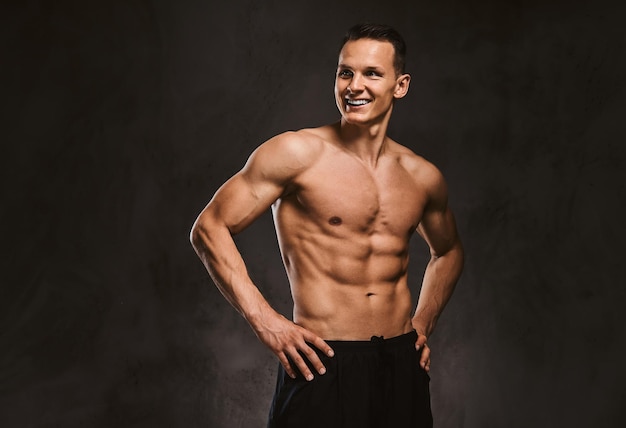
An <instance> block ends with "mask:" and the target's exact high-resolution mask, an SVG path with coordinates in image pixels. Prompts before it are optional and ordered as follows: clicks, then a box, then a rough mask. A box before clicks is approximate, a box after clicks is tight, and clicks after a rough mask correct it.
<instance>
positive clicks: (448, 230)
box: [417, 207, 458, 256]
mask: <svg viewBox="0 0 626 428" xmlns="http://www.w3.org/2000/svg"><path fill="white" fill-rule="evenodd" d="M417 231H418V233H419V234H420V235H421V236H422V237H423V238H424V240H425V241H426V243H428V246H429V247H430V250H431V253H432V254H433V255H434V256H441V255H443V254H445V253H446V252H448V251H449V250H450V249H452V248H453V247H454V245H455V244H456V243H457V242H458V235H457V231H456V223H455V221H454V216H453V215H452V211H450V209H449V208H447V207H446V208H445V209H444V210H443V211H432V212H426V213H424V216H423V218H422V221H421V222H420V224H419V225H418V227H417Z"/></svg>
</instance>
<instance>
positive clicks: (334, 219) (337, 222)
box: [328, 216, 343, 226]
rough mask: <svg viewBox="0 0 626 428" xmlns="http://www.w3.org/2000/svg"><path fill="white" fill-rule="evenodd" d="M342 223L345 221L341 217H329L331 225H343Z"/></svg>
mask: <svg viewBox="0 0 626 428" xmlns="http://www.w3.org/2000/svg"><path fill="white" fill-rule="evenodd" d="M341 223H343V220H342V219H341V217H337V216H332V217H331V218H329V219H328V224H330V225H331V226H339V225H341Z"/></svg>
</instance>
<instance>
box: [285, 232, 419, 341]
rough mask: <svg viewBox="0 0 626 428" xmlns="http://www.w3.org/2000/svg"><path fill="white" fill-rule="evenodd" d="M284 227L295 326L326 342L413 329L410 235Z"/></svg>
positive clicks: (387, 334) (286, 260)
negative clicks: (409, 257) (344, 234)
mask: <svg viewBox="0 0 626 428" xmlns="http://www.w3.org/2000/svg"><path fill="white" fill-rule="evenodd" d="M284 229H285V228H284V227H283V228H281V227H279V224H278V223H277V231H278V232H279V233H278V237H279V242H280V246H281V252H282V254H283V259H284V262H285V266H286V269H287V275H288V277H289V282H290V285H291V292H292V295H293V300H294V315H293V316H294V322H295V323H296V324H298V325H301V326H302V327H304V328H306V329H308V330H311V331H312V332H314V333H315V334H317V335H318V336H320V337H322V338H323V339H326V340H369V339H370V338H371V337H372V336H384V337H387V338H390V337H395V336H399V335H401V334H404V333H407V332H409V331H411V329H412V327H411V321H410V316H411V309H412V301H411V293H410V291H409V289H408V287H407V264H408V253H407V245H408V242H407V241H408V239H407V238H406V237H403V238H400V237H396V236H390V235H381V234H372V235H369V234H368V235H364V234H358V233H348V236H341V235H342V234H339V236H333V235H332V234H328V233H310V232H311V231H310V230H309V231H306V230H302V229H299V230H298V231H297V232H293V231H292V232H291V233H286V232H287V231H285V230H284ZM305 229H306V228H305Z"/></svg>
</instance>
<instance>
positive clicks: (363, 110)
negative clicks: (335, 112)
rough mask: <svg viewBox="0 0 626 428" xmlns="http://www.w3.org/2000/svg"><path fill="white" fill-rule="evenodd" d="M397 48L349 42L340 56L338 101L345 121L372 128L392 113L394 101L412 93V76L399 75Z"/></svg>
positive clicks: (373, 42)
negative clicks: (396, 67) (409, 87)
mask: <svg viewBox="0 0 626 428" xmlns="http://www.w3.org/2000/svg"><path fill="white" fill-rule="evenodd" d="M394 54H395V52H394V48H393V45H392V44H391V43H389V42H386V41H378V40H372V39H359V40H352V41H349V42H347V43H346V44H345V45H344V46H343V48H342V49H341V52H340V53H339V63H338V65H337V75H336V76H335V101H336V103H337V108H338V109H339V112H340V113H341V116H342V117H343V119H344V120H345V121H346V122H348V123H352V124H361V125H369V124H375V123H377V122H379V121H381V120H382V119H383V118H385V117H388V115H389V114H391V109H392V106H393V100H394V99H395V98H402V97H403V96H404V95H405V94H406V91H407V90H408V84H409V79H410V77H409V75H408V74H403V75H397V74H396V70H395V68H394V66H393V60H394Z"/></svg>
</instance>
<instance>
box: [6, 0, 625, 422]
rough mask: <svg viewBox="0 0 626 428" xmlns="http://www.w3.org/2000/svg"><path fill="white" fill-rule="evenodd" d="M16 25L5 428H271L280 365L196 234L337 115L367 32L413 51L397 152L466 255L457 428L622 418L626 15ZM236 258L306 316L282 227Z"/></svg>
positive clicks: (263, 9) (455, 312) (246, 0)
mask: <svg viewBox="0 0 626 428" xmlns="http://www.w3.org/2000/svg"><path fill="white" fill-rule="evenodd" d="M16 3H17V2H16ZM589 3H591V2H589ZM616 4H617V3H616ZM2 9H3V10H2V12H1V13H0V16H1V17H2V18H1V19H2V25H1V26H0V34H1V37H0V40H1V41H0V46H1V49H2V50H1V52H2V66H1V67H0V77H1V78H2V79H1V81H2V89H0V91H1V94H2V95H1V97H0V99H1V100H2V114H1V116H0V125H1V129H2V143H1V149H0V150H1V151H0V174H1V180H0V188H1V189H2V194H1V201H0V234H1V236H2V243H3V249H2V257H1V258H0V272H1V273H0V281H1V289H0V293H1V295H0V350H1V351H0V425H1V426H3V427H11V428H13V427H226V428H234V427H246V428H247V427H257V426H259V427H260V426H262V425H263V423H264V420H265V417H266V412H267V408H268V405H269V402H270V399H271V394H272V390H273V383H274V373H275V370H276V362H275V360H274V359H273V356H272V355H271V354H270V353H269V351H267V350H265V349H264V348H263V346H262V345H261V344H260V343H259V342H258V341H257V340H256V338H255V336H254V334H253V333H252V332H251V331H250V330H249V328H248V327H247V325H246V324H245V322H244V321H243V320H242V319H241V318H240V317H239V316H238V315H237V314H236V313H235V311H234V310H233V309H232V308H231V307H230V306H229V305H228V304H227V303H226V301H225V300H224V299H223V298H222V297H221V295H220V294H219V292H218V291H217V290H216V288H215V287H214V286H213V285H212V284H211V282H210V280H209V278H208V276H207V274H206V273H205V271H204V269H203V267H202V266H201V264H200V263H199V261H198V260H197V259H196V256H195V254H194V253H193V251H192V249H191V247H190V245H189V244H188V240H187V236H188V231H189V228H190V226H191V224H192V222H193V220H194V219H195V216H196V215H197V214H198V212H199V211H200V210H201V209H202V207H203V206H204V204H205V203H206V202H207V201H208V199H209V198H210V197H211V195H212V194H213V192H214V191H215V190H216V189H217V187H218V186H219V185H220V184H221V183H222V182H223V181H224V180H225V179H227V178H228V177H229V176H230V175H231V174H233V173H234V172H235V171H237V170H238V169H239V168H240V167H241V166H242V165H243V163H244V162H245V160H246V158H247V156H248V154H249V153H250V152H251V151H252V150H253V148H254V147H256V146H257V145H258V144H260V143H261V142H263V141H264V140H265V139H267V138H269V137H271V136H272V135H274V134H276V133H279V132H281V131H284V130H287V129H297V128H301V127H309V126H317V125H321V124H324V123H327V122H330V121H334V120H336V119H337V118H338V114H337V112H336V110H335V107H334V101H333V98H332V84H333V73H334V66H335V61H336V53H337V43H338V40H339V39H340V38H341V36H342V34H343V31H344V30H345V28H347V27H348V26H350V25H352V24H353V23H355V22H358V21H363V20H373V21H382V22H386V23H390V24H392V25H394V26H396V27H397V28H398V29H399V30H400V31H401V32H402V33H403V34H404V35H405V36H406V39H407V41H408V44H409V60H408V62H409V64H408V66H409V70H410V72H411V73H412V75H413V82H412V85H411V91H410V94H409V96H408V98H406V99H404V100H402V102H400V103H399V104H398V106H397V109H396V112H395V116H394V118H393V121H392V125H391V129H390V134H391V135H392V136H393V137H394V138H396V139H397V140H398V141H400V142H402V143H404V144H405V145H407V146H409V147H410V148H411V149H413V150H414V151H416V152H417V153H420V154H422V155H423V156H425V157H426V158H428V159H430V160H431V161H433V162H434V163H435V164H437V165H438V166H439V167H440V168H441V169H442V171H443V172H444V174H445V175H446V177H447V179H448V181H449V186H450V192H451V195H450V196H451V205H452V207H453V209H454V211H455V213H456V216H457V219H458V224H459V228H460V232H461V234H462V237H463V240H464V242H465V245H466V249H467V265H466V269H465V273H464V275H463V278H462V280H461V281H460V283H459V286H458V289H457V292H456V294H455V295H454V297H453V300H452V301H451V303H450V304H449V306H448V308H447V309H446V311H445V313H444V315H443V317H442V319H441V321H440V324H439V326H438V330H437V332H436V335H434V336H433V337H432V339H431V346H432V348H433V352H434V356H433V369H432V372H431V373H432V378H433V380H432V384H431V385H432V393H433V407H434V413H435V420H436V426H437V427H438V428H459V427H467V428H489V427H494V428H515V427H527V426H533V427H561V426H568V427H594V428H597V427H621V426H624V424H626V408H625V407H624V406H623V404H624V397H625V396H626V386H625V385H626V383H625V381H626V369H624V366H623V357H622V354H623V351H624V350H625V349H626V343H625V342H626V334H625V332H624V324H625V321H626V316H625V315H624V314H623V309H622V307H623V306H624V304H625V303H626V298H625V297H626V296H625V294H626V291H625V287H624V282H625V281H624V278H623V263H624V262H623V260H622V259H623V255H624V250H623V246H622V243H623V242H624V241H625V240H626V236H625V235H626V233H625V229H626V228H625V227H624V224H623V218H624V215H625V214H626V213H625V210H624V198H625V196H626V195H625V193H626V190H625V183H626V174H625V173H624V163H625V161H626V148H625V145H626V141H625V137H626V123H625V122H626V121H625V118H626V115H625V113H626V98H625V97H624V95H625V93H626V89H625V83H626V79H625V77H624V76H626V49H625V47H626V46H625V44H626V36H625V32H624V24H623V22H624V18H625V17H626V16H625V14H624V10H625V8H624V7H621V6H620V7H618V6H615V5H609V4H608V3H598V2H596V3H594V4H593V5H591V4H589V5H585V4H583V3H575V2H562V3H557V2H554V1H542V2H539V1H537V2H532V1H531V2H524V4H523V5H522V2H503V1H492V2H489V1H478V0H475V1H462V0H458V1H414V2H409V1H405V2H394V1H389V2H386V3H385V2H381V1H361V2H358V3H355V2H347V3H344V2H335V1H317V2H306V3H303V4H298V5H296V4H295V2H291V1H282V0H280V1H267V2H255V1H252V0H233V1H230V2H224V3H221V2H220V3H219V4H217V2H209V1H191V0H185V1H178V2H164V1H150V0H144V1H137V0H129V1H124V2H121V1H120V2H116V1H106V2H105V1H100V2H96V1H93V2H84V1H83V2H44V1H39V2H38V1H24V2H21V3H20V4H19V6H18V5H13V6H7V5H4V6H2ZM238 243H239V245H240V247H241V250H242V252H243V253H244V255H245V257H246V259H247V260H248V263H249V269H250V272H251V275H252V276H253V278H254V279H255V281H256V282H257V284H258V285H259V287H260V288H261V289H262V291H263V293H264V294H265V295H266V296H267V298H268V299H269V300H270V301H271V302H272V304H273V305H275V306H276V307H277V308H279V309H280V310H281V311H283V312H284V313H286V314H289V312H290V297H289V292H288V288H287V282H286V277H285V274H284V271H283V268H282V265H281V263H280V260H279V256H278V250H277V246H276V238H275V236H274V233H273V229H272V224H271V219H270V218H269V216H267V215H266V216H264V217H262V218H261V219H260V220H259V222H258V223H257V224H255V225H253V226H252V227H251V228H250V229H249V230H247V231H246V232H245V233H243V234H242V235H240V236H239V237H238ZM411 252H412V265H411V269H412V275H413V282H412V289H413V291H414V292H415V293H417V291H418V289H419V280H420V276H421V273H422V270H423V268H424V263H425V261H426V257H427V252H426V247H425V246H424V245H423V243H421V242H418V241H417V240H416V241H415V243H414V245H413V247H412V250H411Z"/></svg>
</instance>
